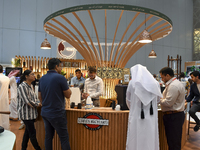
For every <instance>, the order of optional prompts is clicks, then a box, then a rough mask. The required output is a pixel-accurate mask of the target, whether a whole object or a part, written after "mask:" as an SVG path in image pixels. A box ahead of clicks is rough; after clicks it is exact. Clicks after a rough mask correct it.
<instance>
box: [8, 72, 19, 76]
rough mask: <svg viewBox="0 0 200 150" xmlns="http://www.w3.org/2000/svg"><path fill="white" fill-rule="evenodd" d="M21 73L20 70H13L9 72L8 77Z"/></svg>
mask: <svg viewBox="0 0 200 150" xmlns="http://www.w3.org/2000/svg"><path fill="white" fill-rule="evenodd" d="M18 73H19V70H12V71H11V72H10V73H9V74H8V77H9V78H11V77H12V76H15V75H16V74H18Z"/></svg>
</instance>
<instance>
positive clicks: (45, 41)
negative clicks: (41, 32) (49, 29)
mask: <svg viewBox="0 0 200 150" xmlns="http://www.w3.org/2000/svg"><path fill="white" fill-rule="evenodd" d="M40 48H41V49H51V44H50V43H49V41H48V40H47V33H45V39H44V41H43V42H42V44H41V46H40Z"/></svg>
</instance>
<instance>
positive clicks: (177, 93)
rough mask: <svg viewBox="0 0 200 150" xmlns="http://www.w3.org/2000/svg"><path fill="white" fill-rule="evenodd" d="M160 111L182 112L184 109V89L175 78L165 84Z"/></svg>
mask: <svg viewBox="0 0 200 150" xmlns="http://www.w3.org/2000/svg"><path fill="white" fill-rule="evenodd" d="M160 104H161V109H162V111H163V112H165V111H175V110H176V111H183V110H184V108H185V87H183V84H182V83H181V82H180V81H178V80H177V79H176V78H175V77H174V78H172V79H170V80H169V81H167V82H166V86H165V90H164V91H163V99H161V100H160Z"/></svg>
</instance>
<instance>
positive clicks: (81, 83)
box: [71, 77, 85, 92]
mask: <svg viewBox="0 0 200 150" xmlns="http://www.w3.org/2000/svg"><path fill="white" fill-rule="evenodd" d="M71 85H73V86H74V87H79V88H80V91H81V92H83V89H84V85H85V79H84V78H83V77H81V78H80V79H78V78H77V77H73V78H72V79H71Z"/></svg>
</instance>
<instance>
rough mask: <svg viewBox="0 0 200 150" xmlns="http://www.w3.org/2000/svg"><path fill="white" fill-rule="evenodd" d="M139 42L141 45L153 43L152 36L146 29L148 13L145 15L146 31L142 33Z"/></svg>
mask: <svg viewBox="0 0 200 150" xmlns="http://www.w3.org/2000/svg"><path fill="white" fill-rule="evenodd" d="M138 42H139V43H151V42H152V39H151V35H150V33H149V32H148V31H147V29H146V13H145V29H144V31H143V32H142V33H141V35H140V37H139V40H138Z"/></svg>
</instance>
